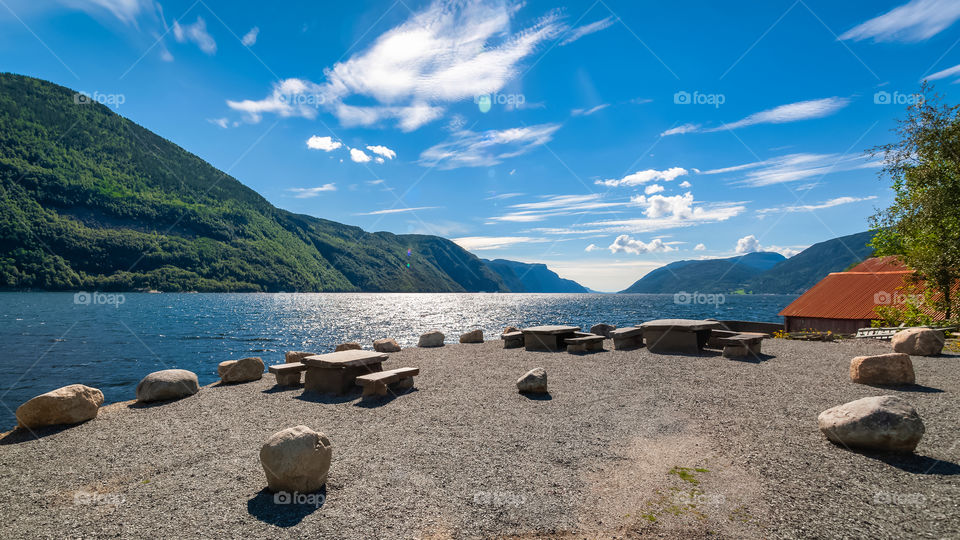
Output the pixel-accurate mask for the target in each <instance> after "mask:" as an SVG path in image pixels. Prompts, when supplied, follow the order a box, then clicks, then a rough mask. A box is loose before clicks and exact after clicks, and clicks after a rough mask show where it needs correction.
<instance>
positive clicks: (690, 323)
mask: <svg viewBox="0 0 960 540" xmlns="http://www.w3.org/2000/svg"><path fill="white" fill-rule="evenodd" d="M640 328H643V329H645V330H668V331H669V330H676V331H678V332H698V331H700V330H712V329H714V328H723V325H722V324H720V323H719V322H717V321H704V320H698V319H657V320H655V321H647V322H645V323H643V324H641V325H640Z"/></svg>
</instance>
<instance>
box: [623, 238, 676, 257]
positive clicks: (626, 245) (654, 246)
mask: <svg viewBox="0 0 960 540" xmlns="http://www.w3.org/2000/svg"><path fill="white" fill-rule="evenodd" d="M607 249H609V250H610V253H632V254H634V255H640V254H642V253H654V252H666V251H676V248H674V247H671V246H668V245H667V244H664V243H663V240H662V239H660V238H654V239H653V240H651V241H650V242H648V243H646V244H645V243H643V242H642V241H641V240H634V239H633V238H631V237H630V236H628V235H626V234H621V235H620V236H618V237H617V239H616V240H614V241H613V243H612V244H610V247H608V248H607Z"/></svg>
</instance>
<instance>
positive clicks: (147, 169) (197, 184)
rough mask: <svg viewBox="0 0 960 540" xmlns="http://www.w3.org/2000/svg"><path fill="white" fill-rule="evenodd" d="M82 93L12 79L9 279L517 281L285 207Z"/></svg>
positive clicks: (4, 140) (220, 283)
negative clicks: (79, 96)
mask: <svg viewBox="0 0 960 540" xmlns="http://www.w3.org/2000/svg"><path fill="white" fill-rule="evenodd" d="M74 96H75V93H74V92H73V91H72V90H70V89H68V88H64V87H62V86H58V85H55V84H52V83H49V82H45V81H41V80H38V79H34V78H30V77H24V76H19V75H12V74H0V288H5V289H28V288H29V289H79V288H86V289H99V290H133V289H138V288H149V289H159V290H167V291H179V290H198V291H356V290H362V291H431V292H432V291H438V292H440V291H453V292H459V291H506V290H507V289H506V286H505V285H504V284H503V281H502V280H501V278H500V277H499V276H498V275H497V274H496V273H494V272H492V271H491V270H490V269H489V268H487V267H486V265H484V264H483V262H482V261H480V259H478V258H477V257H476V256H474V255H472V254H470V253H468V252H467V251H465V250H463V249H462V248H460V247H459V246H457V245H456V244H454V243H453V242H450V241H449V240H445V239H443V238H438V237H433V236H422V235H393V234H390V233H382V232H380V233H367V232H365V231H363V230H362V229H359V228H357V227H351V226H347V225H343V224H340V223H335V222H332V221H327V220H323V219H317V218H313V217H310V216H305V215H298V214H293V213H290V212H287V211H284V210H281V209H278V208H275V207H274V206H273V205H271V204H270V203H269V202H267V201H266V200H265V199H264V198H263V197H261V196H260V195H258V194H257V193H256V192H254V191H253V190H251V189H249V188H247V187H246V186H244V185H243V184H241V183H240V182H238V181H237V180H235V179H234V178H232V177H230V176H229V175H227V174H224V173H223V172H221V171H219V170H217V169H216V168H214V167H212V166H211V165H210V164H208V163H206V162H204V161H203V160H202V159H200V158H199V157H197V156H195V155H193V154H190V153H189V152H186V151H185V150H183V149H182V148H180V147H178V146H176V145H175V144H173V143H171V142H170V141H167V140H166V139H163V138H162V137H159V136H158V135H156V134H154V133H152V132H150V131H148V130H146V129H144V128H142V127H140V126H138V125H136V124H135V123H133V122H131V121H129V120H127V119H125V118H122V117H121V116H119V115H117V114H115V113H113V112H112V111H110V109H108V108H107V107H104V106H102V105H99V104H97V103H86V104H77V103H76V101H75V99H74ZM408 250H409V254H408Z"/></svg>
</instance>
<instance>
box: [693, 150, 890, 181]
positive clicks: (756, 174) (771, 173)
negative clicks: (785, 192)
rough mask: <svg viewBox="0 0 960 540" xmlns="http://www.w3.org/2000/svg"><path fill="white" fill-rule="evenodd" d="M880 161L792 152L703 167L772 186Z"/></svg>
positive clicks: (711, 172) (706, 172) (867, 167)
mask: <svg viewBox="0 0 960 540" xmlns="http://www.w3.org/2000/svg"><path fill="white" fill-rule="evenodd" d="M881 165H882V163H881V162H879V161H868V160H865V159H864V158H863V157H862V156H845V155H840V154H802V153H801V154H788V155H785V156H778V157H774V158H770V159H766V160H763V161H755V162H752V163H744V164H742V165H734V166H732V167H724V168H721V169H712V170H709V171H703V172H702V174H731V173H742V176H743V178H741V179H739V180H736V181H734V183H735V184H742V185H746V186H750V187H760V186H769V185H773V184H782V183H786V182H795V181H797V180H803V179H805V178H810V177H813V176H823V175H826V174H830V173H835V172H841V171H851V170H856V169H869V168H876V167H880V166H881Z"/></svg>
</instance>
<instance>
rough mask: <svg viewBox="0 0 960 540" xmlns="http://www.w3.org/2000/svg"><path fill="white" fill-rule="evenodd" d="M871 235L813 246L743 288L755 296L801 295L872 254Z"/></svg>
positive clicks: (858, 235) (847, 237)
mask: <svg viewBox="0 0 960 540" xmlns="http://www.w3.org/2000/svg"><path fill="white" fill-rule="evenodd" d="M873 234H874V233H873V232H871V231H866V232H862V233H857V234H851V235H848V236H841V237H840V238H834V239H832V240H827V241H825V242H820V243H818V244H814V245H812V246H810V247H808V248H807V249H805V250H803V251H801V252H800V253H798V254H796V255H794V256H793V257H790V258H789V259H787V260H785V261H783V262H782V263H780V264H778V265H776V266H774V267H773V268H771V269H770V270H768V271H767V272H765V273H763V274H761V275H759V276H757V277H756V278H754V279H753V280H751V281H750V283H749V284H748V285H747V290H752V291H753V292H755V293H779V294H802V293H803V292H805V291H806V290H807V289H809V288H810V287H813V286H814V285H816V283H817V282H818V281H820V280H821V279H823V277H824V276H826V275H827V274H829V273H830V272H841V271H843V270H846V269H847V268H849V267H850V266H852V265H854V264H857V263H859V262H861V261H863V260H864V259H866V258H868V257H870V256H871V255H872V254H873V248H871V247H870V246H868V245H867V243H868V242H870V241H871V240H872V239H873Z"/></svg>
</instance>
